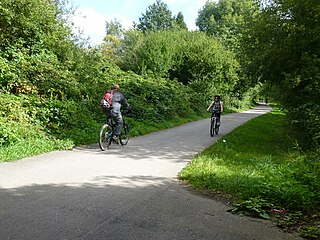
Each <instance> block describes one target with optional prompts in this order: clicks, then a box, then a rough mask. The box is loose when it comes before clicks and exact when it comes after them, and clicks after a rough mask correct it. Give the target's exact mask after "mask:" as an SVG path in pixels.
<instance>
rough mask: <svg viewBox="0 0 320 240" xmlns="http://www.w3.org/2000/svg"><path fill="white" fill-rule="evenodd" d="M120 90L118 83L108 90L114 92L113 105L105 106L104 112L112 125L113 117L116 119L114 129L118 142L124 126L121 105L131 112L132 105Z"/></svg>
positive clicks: (115, 138)
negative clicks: (107, 107) (108, 107)
mask: <svg viewBox="0 0 320 240" xmlns="http://www.w3.org/2000/svg"><path fill="white" fill-rule="evenodd" d="M119 90H120V87H119V85H118V84H115V85H113V88H112V89H111V90H108V91H109V92H110V91H111V92H113V97H112V107H111V108H110V109H106V108H103V112H104V113H105V115H106V117H107V123H108V124H109V125H110V126H111V125H112V119H114V120H115V123H116V128H115V129H114V140H115V141H116V142H118V139H119V135H120V132H121V129H122V127H123V119H122V114H121V107H122V106H123V107H124V108H125V109H127V110H128V112H131V107H130V105H129V103H128V101H127V99H126V98H125V97H124V95H123V94H122V93H121V92H120V91H119ZM108 91H107V92H108Z"/></svg>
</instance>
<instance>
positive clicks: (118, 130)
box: [114, 114, 123, 136]
mask: <svg viewBox="0 0 320 240" xmlns="http://www.w3.org/2000/svg"><path fill="white" fill-rule="evenodd" d="M114 120H115V122H116V129H115V130H114V135H116V136H119V135H120V133H121V129H122V127H123V119H122V115H121V114H117V115H115V116H114Z"/></svg>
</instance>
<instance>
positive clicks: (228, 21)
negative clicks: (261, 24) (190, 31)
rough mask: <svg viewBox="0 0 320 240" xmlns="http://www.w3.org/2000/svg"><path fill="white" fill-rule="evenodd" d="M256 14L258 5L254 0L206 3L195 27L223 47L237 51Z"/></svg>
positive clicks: (222, 0) (225, 0)
mask: <svg viewBox="0 0 320 240" xmlns="http://www.w3.org/2000/svg"><path fill="white" fill-rule="evenodd" d="M258 13H259V5H258V4H257V3H256V1H254V0H245V1H243V0H242V1H236V0H219V2H215V1H207V2H206V4H205V5H204V7H203V8H202V9H201V10H200V11H199V14H198V18H197V20H196V25H197V26H198V27H199V30H200V31H203V32H206V33H207V34H209V35H211V36H214V37H216V38H218V39H220V40H221V42H222V43H223V44H224V45H225V46H227V47H229V48H231V49H235V50H238V48H239V42H240V41H241V40H242V37H243V35H244V34H245V33H246V32H247V29H248V25H247V24H248V23H249V22H250V21H252V19H253V18H254V17H255V16H257V15H258Z"/></svg>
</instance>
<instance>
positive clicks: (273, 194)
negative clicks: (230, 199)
mask: <svg viewBox="0 0 320 240" xmlns="http://www.w3.org/2000/svg"><path fill="white" fill-rule="evenodd" d="M294 135H296V132H295V131H293V130H292V129H290V127H289V126H288V124H287V122H286V118H285V115H284V114H283V113H282V112H280V111H273V112H272V113H269V114H266V115H263V116H260V117H258V118H255V119H252V120H251V121H249V122H247V123H246V124H245V125H243V126H241V127H239V128H237V129H236V130H235V131H234V132H232V133H230V134H228V135H227V136H225V137H224V138H223V139H220V140H219V141H218V142H217V143H216V144H214V145H213V146H211V147H209V148H207V149H206V150H205V151H204V152H202V153H201V154H199V155H198V156H196V157H195V159H193V161H192V162H191V163H190V164H189V165H188V166H187V167H186V168H185V169H184V170H183V171H182V172H181V173H180V174H179V177H180V179H181V180H185V181H187V182H189V183H190V184H191V185H193V186H194V187H196V188H199V189H211V190H214V191H220V192H224V193H228V194H231V195H233V196H234V198H235V199H237V200H238V201H237V202H236V203H235V206H236V209H237V210H241V212H244V211H247V212H250V211H251V213H253V212H255V214H253V215H257V216H262V215H263V216H266V214H269V213H270V209H271V206H272V207H273V208H276V209H286V211H301V212H304V213H306V214H307V213H311V212H313V213H314V212H317V214H314V216H317V217H315V219H318V218H319V220H320V217H319V215H318V213H319V203H320V194H319V192H320V161H319V153H316V152H307V153H304V152H302V151H301V150H300V149H299V147H298V145H297V142H298V141H296V140H295V138H293V137H292V136H294ZM263 208H264V209H263ZM253 210H254V211H253ZM239 212H240V211H239Z"/></svg>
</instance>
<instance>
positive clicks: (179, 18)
mask: <svg viewBox="0 0 320 240" xmlns="http://www.w3.org/2000/svg"><path fill="white" fill-rule="evenodd" d="M175 20H176V25H177V27H178V29H182V30H188V27H187V24H186V23H185V22H184V17H183V14H182V12H179V13H178V15H177V16H176V19H175Z"/></svg>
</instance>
